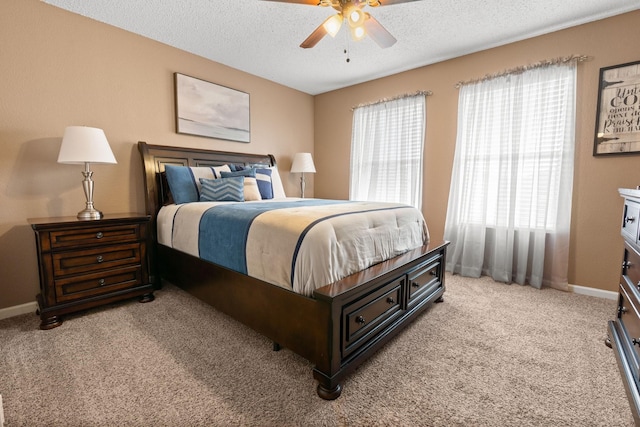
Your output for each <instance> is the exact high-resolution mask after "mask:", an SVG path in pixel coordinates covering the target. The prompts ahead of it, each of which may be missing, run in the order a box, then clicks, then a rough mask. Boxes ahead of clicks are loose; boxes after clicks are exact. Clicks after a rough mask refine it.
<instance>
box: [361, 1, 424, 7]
mask: <svg viewBox="0 0 640 427" xmlns="http://www.w3.org/2000/svg"><path fill="white" fill-rule="evenodd" d="M412 1H421V0H378V3H380V4H378V5H376V6H392V5H394V4H400V3H410V2H412ZM371 3H376V1H375V0H374V1H372V2H371ZM370 6H374V5H373V4H370ZM374 7H375V6H374Z"/></svg>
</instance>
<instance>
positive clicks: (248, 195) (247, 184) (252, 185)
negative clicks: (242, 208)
mask: <svg viewBox="0 0 640 427" xmlns="http://www.w3.org/2000/svg"><path fill="white" fill-rule="evenodd" d="M227 179H228V178H227ZM244 200H245V201H247V202H249V201H252V200H262V196H261V195H260V190H258V183H257V182H256V179H255V178H251V177H248V176H245V177H244Z"/></svg>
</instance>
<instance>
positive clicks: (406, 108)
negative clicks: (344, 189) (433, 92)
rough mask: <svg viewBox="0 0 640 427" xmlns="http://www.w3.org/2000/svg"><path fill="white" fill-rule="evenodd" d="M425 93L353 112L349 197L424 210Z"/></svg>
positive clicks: (363, 107) (362, 107) (368, 106)
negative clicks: (403, 204)
mask: <svg viewBox="0 0 640 427" xmlns="http://www.w3.org/2000/svg"><path fill="white" fill-rule="evenodd" d="M425 117H426V100H425V94H423V93H421V94H419V95H414V96H406V97H402V98H398V99H394V100H390V101H384V102H379V103H376V104H372V105H366V106H361V107H358V108H356V109H355V110H354V113H353V129H352V137H351V175H350V183H349V198H350V199H351V200H367V201H381V202H397V203H405V204H408V205H413V206H415V207H417V208H418V209H421V207H422V153H423V148H424V134H425Z"/></svg>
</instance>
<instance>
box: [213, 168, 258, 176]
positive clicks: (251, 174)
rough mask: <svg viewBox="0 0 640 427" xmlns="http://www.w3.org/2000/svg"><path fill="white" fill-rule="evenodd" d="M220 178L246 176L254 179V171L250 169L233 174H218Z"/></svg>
mask: <svg viewBox="0 0 640 427" xmlns="http://www.w3.org/2000/svg"><path fill="white" fill-rule="evenodd" d="M220 176H221V177H222V178H230V177H232V176H248V177H249V178H255V177H256V170H255V169H253V168H251V169H244V170H241V171H235V172H220Z"/></svg>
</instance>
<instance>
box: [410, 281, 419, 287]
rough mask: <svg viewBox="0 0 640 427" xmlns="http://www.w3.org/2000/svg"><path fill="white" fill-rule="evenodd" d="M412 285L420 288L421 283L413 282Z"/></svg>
mask: <svg viewBox="0 0 640 427" xmlns="http://www.w3.org/2000/svg"><path fill="white" fill-rule="evenodd" d="M411 286H413V287H414V288H419V287H420V283H416V282H411Z"/></svg>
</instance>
